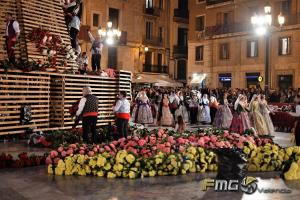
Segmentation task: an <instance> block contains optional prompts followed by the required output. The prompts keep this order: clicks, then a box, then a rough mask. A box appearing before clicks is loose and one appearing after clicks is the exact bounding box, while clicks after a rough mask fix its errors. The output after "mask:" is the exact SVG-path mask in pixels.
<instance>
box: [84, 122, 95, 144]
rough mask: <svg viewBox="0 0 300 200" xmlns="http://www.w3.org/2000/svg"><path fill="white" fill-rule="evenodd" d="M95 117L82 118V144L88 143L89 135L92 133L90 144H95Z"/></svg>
mask: <svg viewBox="0 0 300 200" xmlns="http://www.w3.org/2000/svg"><path fill="white" fill-rule="evenodd" d="M96 125H97V117H83V118H82V128H83V135H82V137H83V142H86V143H89V133H90V132H92V142H93V143H96V142H97V130H96Z"/></svg>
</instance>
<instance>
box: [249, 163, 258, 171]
mask: <svg viewBox="0 0 300 200" xmlns="http://www.w3.org/2000/svg"><path fill="white" fill-rule="evenodd" d="M248 170H249V171H251V172H254V171H257V168H256V166H255V165H254V164H250V165H249V166H248Z"/></svg>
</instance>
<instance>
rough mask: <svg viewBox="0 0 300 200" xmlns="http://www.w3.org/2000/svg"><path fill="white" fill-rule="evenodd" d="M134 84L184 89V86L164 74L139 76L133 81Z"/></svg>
mask: <svg viewBox="0 0 300 200" xmlns="http://www.w3.org/2000/svg"><path fill="white" fill-rule="evenodd" d="M132 82H133V83H151V84H153V85H154V86H160V87H182V86H183V84H182V83H180V82H177V81H174V80H172V79H171V78H170V77H169V76H168V75H164V74H137V75H135V76H134V78H133V79H132Z"/></svg>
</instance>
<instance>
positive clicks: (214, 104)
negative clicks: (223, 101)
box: [209, 96, 219, 124]
mask: <svg viewBox="0 0 300 200" xmlns="http://www.w3.org/2000/svg"><path fill="white" fill-rule="evenodd" d="M218 107H219V103H218V101H217V99H216V97H214V96H211V97H210V102H209V109H210V118H211V123H212V124H213V122H214V120H215V117H216V113H217V111H218Z"/></svg>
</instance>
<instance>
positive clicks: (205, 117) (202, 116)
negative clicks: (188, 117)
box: [198, 94, 211, 124]
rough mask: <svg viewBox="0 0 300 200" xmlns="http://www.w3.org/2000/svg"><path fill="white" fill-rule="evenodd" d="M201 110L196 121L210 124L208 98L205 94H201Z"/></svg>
mask: <svg viewBox="0 0 300 200" xmlns="http://www.w3.org/2000/svg"><path fill="white" fill-rule="evenodd" d="M201 107H202V109H201V112H200V113H199V114H198V115H199V117H198V121H200V122H202V123H204V124H210V123H211V118H210V108H209V100H208V96H207V94H204V95H203V98H202V101H201Z"/></svg>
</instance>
